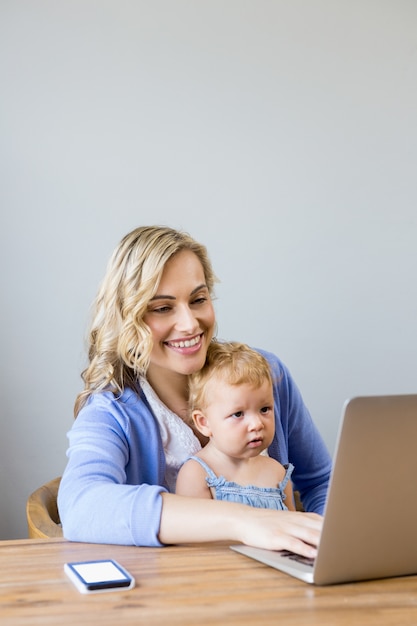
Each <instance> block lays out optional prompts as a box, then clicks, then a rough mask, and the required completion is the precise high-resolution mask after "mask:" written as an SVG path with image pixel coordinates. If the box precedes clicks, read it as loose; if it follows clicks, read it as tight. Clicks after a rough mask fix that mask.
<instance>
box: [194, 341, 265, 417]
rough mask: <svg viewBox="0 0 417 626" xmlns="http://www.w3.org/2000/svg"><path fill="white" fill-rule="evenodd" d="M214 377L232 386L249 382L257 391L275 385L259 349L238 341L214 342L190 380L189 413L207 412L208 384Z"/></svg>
mask: <svg viewBox="0 0 417 626" xmlns="http://www.w3.org/2000/svg"><path fill="white" fill-rule="evenodd" d="M213 378H216V379H221V380H223V381H225V382H227V383H228V384H229V385H242V384H244V383H247V384H249V385H252V386H253V387H255V388H258V387H261V385H263V383H264V382H265V381H267V382H269V383H270V384H271V385H272V374H271V369H270V367H269V363H268V361H267V360H266V359H265V357H263V356H262V354H260V353H259V352H257V351H256V350H253V349H252V348H250V347H249V346H247V345H246V344H244V343H238V342H236V341H229V342H220V341H216V340H213V341H212V342H211V343H210V345H209V348H208V351H207V357H206V362H205V364H204V367H203V368H202V369H201V370H200V371H198V372H195V373H194V374H192V375H191V376H190V377H189V410H190V415H191V413H192V411H194V410H195V409H201V410H202V409H204V408H206V407H207V403H208V401H209V399H208V397H207V394H206V386H207V383H208V382H209V381H210V380H212V379H213Z"/></svg>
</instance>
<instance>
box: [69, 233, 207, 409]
mask: <svg viewBox="0 0 417 626" xmlns="http://www.w3.org/2000/svg"><path fill="white" fill-rule="evenodd" d="M182 250H191V251H192V252H194V254H196V255H197V257H198V258H199V260H200V262H201V265H202V266H203V271H204V276H205V280H206V285H207V288H208V290H209V293H210V295H213V289H214V283H215V282H216V280H217V279H216V277H215V275H214V273H213V269H212V266H211V262H210V260H209V257H208V254H207V250H206V248H205V246H203V245H202V244H200V243H198V242H197V241H195V240H194V239H193V238H192V237H191V236H190V235H189V234H188V233H186V232H182V231H178V230H174V229H173V228H169V227H166V226H143V227H139V228H136V229H135V230H133V231H132V232H130V233H128V234H127V235H126V236H125V237H124V238H123V239H122V240H121V242H120V243H119V245H118V246H117V247H116V249H115V250H114V252H113V254H112V256H111V257H110V261H109V264H108V266H107V271H106V274H105V276H104V279H103V281H102V283H101V286H100V289H99V291H98V294H97V297H96V300H95V303H94V305H93V311H92V322H91V328H90V333H89V336H88V345H89V349H88V357H89V365H88V366H87V368H86V369H85V370H84V371H83V372H82V375H81V376H82V379H83V381H84V385H85V386H84V390H83V391H82V392H81V393H80V394H79V395H78V396H77V399H76V402H75V406H74V415H75V417H76V416H77V415H78V413H79V411H80V410H81V408H82V407H83V406H84V405H85V403H86V402H87V400H88V398H89V396H90V395H91V394H92V393H95V392H98V391H103V390H109V391H112V392H113V393H114V394H115V395H118V394H121V393H123V390H124V389H125V388H126V387H132V388H134V387H135V385H136V382H137V379H138V376H139V375H140V374H145V373H146V370H147V368H148V365H149V359H150V354H151V351H152V335H151V331H150V329H149V327H148V326H147V325H146V324H145V322H144V321H143V317H144V315H145V313H146V311H147V307H148V304H149V301H150V300H151V298H152V297H153V296H154V295H155V293H156V291H157V289H158V285H159V282H160V280H161V276H162V272H163V270H164V267H165V264H166V262H167V261H168V260H169V259H170V258H171V257H173V256H174V255H175V254H177V253H178V252H180V251H182Z"/></svg>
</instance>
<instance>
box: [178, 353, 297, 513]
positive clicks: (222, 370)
mask: <svg viewBox="0 0 417 626" xmlns="http://www.w3.org/2000/svg"><path fill="white" fill-rule="evenodd" d="M189 392H190V396H189V403H190V411H191V419H192V423H193V427H194V428H195V429H196V430H197V431H199V432H200V433H201V434H202V435H204V436H205V437H206V438H207V439H208V443H207V444H206V445H205V446H204V447H203V448H202V449H201V451H199V452H198V453H197V454H196V455H194V456H192V457H189V459H187V460H186V462H185V463H184V464H183V466H182V467H181V469H180V471H179V473H178V477H177V483H176V493H177V494H180V495H186V496H194V497H198V498H215V499H217V500H228V501H232V502H241V503H244V504H248V505H250V506H255V507H260V508H269V509H278V510H284V509H289V510H292V511H294V510H295V506H294V497H293V490H292V484H291V480H290V477H291V474H292V471H293V469H294V468H293V466H292V465H291V464H290V465H289V466H288V467H284V466H283V465H281V463H279V462H278V461H277V460H275V459H272V458H270V457H269V456H268V452H267V450H268V447H269V446H270V444H271V442H272V440H273V438H274V434H275V416H274V396H273V391H272V379H271V371H270V368H269V365H268V363H267V361H266V360H265V359H264V357H263V356H262V355H261V354H260V353H259V352H257V351H255V350H252V349H251V348H249V346H247V345H245V344H242V343H236V342H218V341H212V343H211V344H210V346H209V349H208V353H207V359H206V363H205V365H204V367H203V369H201V370H200V371H198V372H196V373H195V374H193V375H191V376H190V379H189ZM284 501H285V503H284Z"/></svg>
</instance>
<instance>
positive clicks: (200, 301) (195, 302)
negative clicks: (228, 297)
mask: <svg viewBox="0 0 417 626" xmlns="http://www.w3.org/2000/svg"><path fill="white" fill-rule="evenodd" d="M207 300H208V298H206V297H205V296H201V297H200V298H195V300H193V301H192V304H204V303H205V302H207Z"/></svg>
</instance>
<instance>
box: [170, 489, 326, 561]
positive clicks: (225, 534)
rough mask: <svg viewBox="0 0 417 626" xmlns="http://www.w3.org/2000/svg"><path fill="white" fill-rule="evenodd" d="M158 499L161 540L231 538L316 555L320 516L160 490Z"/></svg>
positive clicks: (181, 541)
mask: <svg viewBox="0 0 417 626" xmlns="http://www.w3.org/2000/svg"><path fill="white" fill-rule="evenodd" d="M161 498H162V501H163V504H162V512H161V521H160V528H159V540H160V541H161V543H165V544H175V543H195V542H210V541H231V542H242V543H245V544H247V545H251V546H255V547H258V548H266V549H270V550H291V551H292V552H296V553H297V554H301V555H303V556H306V557H310V558H314V557H315V556H316V552H317V551H316V546H317V545H318V542H319V538H320V532H321V527H322V518H321V516H319V515H316V514H315V513H298V512H293V511H275V510H271V509H258V508H256V507H251V506H247V505H245V504H236V503H234V502H224V501H220V500H208V499H199V498H188V497H184V496H178V495H175V494H170V493H162V494H161Z"/></svg>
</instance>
